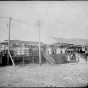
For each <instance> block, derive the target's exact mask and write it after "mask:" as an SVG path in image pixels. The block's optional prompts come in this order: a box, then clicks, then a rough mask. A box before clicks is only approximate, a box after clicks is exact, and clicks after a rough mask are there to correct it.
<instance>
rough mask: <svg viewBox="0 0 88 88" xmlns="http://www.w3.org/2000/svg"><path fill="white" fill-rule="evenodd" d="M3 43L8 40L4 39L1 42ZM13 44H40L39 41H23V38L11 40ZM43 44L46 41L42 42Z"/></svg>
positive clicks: (6, 42)
mask: <svg viewBox="0 0 88 88" xmlns="http://www.w3.org/2000/svg"><path fill="white" fill-rule="evenodd" d="M1 43H2V44H8V40H4V41H3V42H1ZM10 43H11V44H19V45H21V44H25V45H29V44H30V45H38V44H39V42H38V41H22V40H10ZM41 45H45V44H44V43H42V42H41Z"/></svg>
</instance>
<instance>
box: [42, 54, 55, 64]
mask: <svg viewBox="0 0 88 88" xmlns="http://www.w3.org/2000/svg"><path fill="white" fill-rule="evenodd" d="M43 56H44V58H46V61H47V62H48V63H49V64H55V60H54V59H53V57H52V56H50V55H48V54H47V53H43Z"/></svg>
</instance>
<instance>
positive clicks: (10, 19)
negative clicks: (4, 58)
mask: <svg viewBox="0 0 88 88" xmlns="http://www.w3.org/2000/svg"><path fill="white" fill-rule="evenodd" d="M11 22H12V18H11V17H9V31H8V32H9V33H8V34H9V35H8V55H9V56H10V59H11V61H12V64H13V66H14V65H15V64H14V61H13V59H12V56H11V53H10V30H11Z"/></svg>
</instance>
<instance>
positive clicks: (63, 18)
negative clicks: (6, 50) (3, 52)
mask: <svg viewBox="0 0 88 88" xmlns="http://www.w3.org/2000/svg"><path fill="white" fill-rule="evenodd" d="M2 17H11V18H12V21H11V39H16V40H26V41H38V39H39V38H38V32H39V29H40V40H41V41H42V42H44V43H47V44H50V43H54V42H55V40H54V37H57V38H66V39H69V38H77V39H78V38H79V39H88V2H87V1H23V2H22V1H19V2H18V1H17V2H16V1H14V2H11V1H8V2H6V1H4V2H3V1H1V2H0V40H1V41H2V40H6V39H8V29H9V27H8V24H9V19H8V18H2ZM39 23H40V26H39Z"/></svg>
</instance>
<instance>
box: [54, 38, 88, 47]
mask: <svg viewBox="0 0 88 88" xmlns="http://www.w3.org/2000/svg"><path fill="white" fill-rule="evenodd" d="M54 39H55V40H56V42H57V43H68V44H74V45H85V46H88V40H87V39H65V38H56V37H54Z"/></svg>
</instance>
